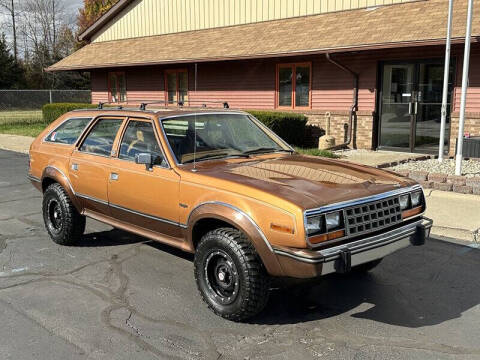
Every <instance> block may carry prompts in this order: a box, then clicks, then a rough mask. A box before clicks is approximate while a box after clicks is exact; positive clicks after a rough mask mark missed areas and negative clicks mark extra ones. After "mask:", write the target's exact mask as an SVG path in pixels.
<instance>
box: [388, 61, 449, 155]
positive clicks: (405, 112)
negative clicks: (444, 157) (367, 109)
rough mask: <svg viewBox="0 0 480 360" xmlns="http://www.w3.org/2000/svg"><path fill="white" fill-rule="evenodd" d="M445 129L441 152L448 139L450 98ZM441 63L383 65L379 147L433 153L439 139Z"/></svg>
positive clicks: (423, 62) (446, 147)
mask: <svg viewBox="0 0 480 360" xmlns="http://www.w3.org/2000/svg"><path fill="white" fill-rule="evenodd" d="M452 84H453V66H451V68H450V84H449V96H448V105H447V121H446V128H445V145H446V146H445V149H448V139H449V138H450V99H451V93H452V90H453V86H452ZM442 87H443V64H442V62H441V61H417V62H412V63H394V64H388V63H387V64H383V67H382V86H381V94H380V131H379V147H380V148H386V149H389V148H390V149H394V150H400V151H409V152H423V153H435V152H436V151H438V142H439V139H440V119H441V108H442Z"/></svg>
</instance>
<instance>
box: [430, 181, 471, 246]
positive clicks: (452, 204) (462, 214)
mask: <svg viewBox="0 0 480 360" xmlns="http://www.w3.org/2000/svg"><path fill="white" fill-rule="evenodd" d="M425 196H426V200H427V211H426V216H427V217H429V218H431V219H432V220H433V224H434V226H433V228H432V234H436V235H440V236H446V237H452V238H457V239H463V240H469V241H475V240H480V239H478V232H479V229H480V197H478V196H476V195H467V194H458V193H454V192H448V191H439V190H426V191H425Z"/></svg>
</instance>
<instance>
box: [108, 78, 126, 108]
mask: <svg viewBox="0 0 480 360" xmlns="http://www.w3.org/2000/svg"><path fill="white" fill-rule="evenodd" d="M108 92H109V97H110V102H118V103H120V102H126V101H127V82H126V80H125V73H124V72H110V73H108Z"/></svg>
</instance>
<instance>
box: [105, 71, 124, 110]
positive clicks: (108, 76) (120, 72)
mask: <svg viewBox="0 0 480 360" xmlns="http://www.w3.org/2000/svg"><path fill="white" fill-rule="evenodd" d="M111 74H115V75H116V76H117V77H118V76H119V75H122V76H123V77H124V79H125V101H115V102H114V101H112V100H113V94H112V84H111V82H110V75H111ZM107 83H108V102H110V103H114V104H126V103H127V102H128V91H127V74H126V73H125V71H108V72H107ZM117 94H119V91H118V81H117Z"/></svg>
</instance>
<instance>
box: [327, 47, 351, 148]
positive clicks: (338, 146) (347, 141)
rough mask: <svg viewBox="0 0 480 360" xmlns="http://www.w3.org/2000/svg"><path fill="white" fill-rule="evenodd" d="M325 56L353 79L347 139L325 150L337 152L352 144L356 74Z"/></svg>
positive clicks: (328, 55)
mask: <svg viewBox="0 0 480 360" xmlns="http://www.w3.org/2000/svg"><path fill="white" fill-rule="evenodd" d="M325 56H326V58H327V60H328V61H329V62H331V63H332V64H334V65H335V66H337V67H339V68H340V69H342V70H343V71H345V72H347V73H349V74H350V75H352V77H353V102H352V106H351V108H350V115H349V118H348V132H347V139H346V141H345V142H344V143H343V144H339V145H335V146H332V147H330V148H328V149H327V150H339V149H343V148H346V147H347V146H348V145H350V143H351V142H352V137H353V119H354V118H355V117H356V115H357V110H358V74H357V73H356V72H354V71H353V70H351V69H349V68H348V67H346V66H345V65H342V64H340V63H339V62H337V61H336V60H333V59H332V58H331V57H330V54H329V53H326V54H325Z"/></svg>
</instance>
